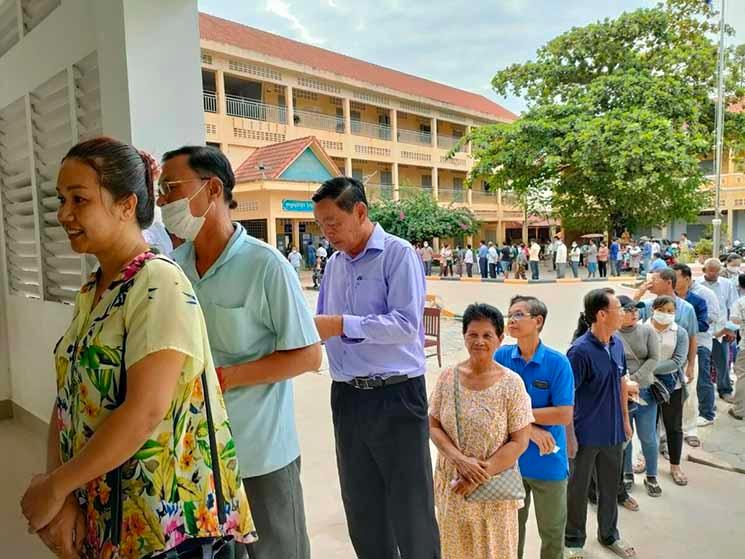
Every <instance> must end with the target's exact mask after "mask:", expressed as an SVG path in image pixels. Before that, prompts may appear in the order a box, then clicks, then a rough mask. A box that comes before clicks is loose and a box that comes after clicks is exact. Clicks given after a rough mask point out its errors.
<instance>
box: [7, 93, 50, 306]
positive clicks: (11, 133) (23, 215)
mask: <svg viewBox="0 0 745 559" xmlns="http://www.w3.org/2000/svg"><path fill="white" fill-rule="evenodd" d="M28 132H29V131H28V120H27V116H26V99H25V98H21V99H19V100H17V101H15V102H14V103H11V104H10V105H8V106H7V107H5V108H3V109H2V110H0V194H1V197H0V199H1V200H2V209H3V222H4V223H3V227H4V228H5V239H6V246H5V249H6V250H5V255H6V260H7V268H8V289H9V291H10V293H13V294H17V295H24V296H26V297H34V298H40V297H41V295H42V293H41V275H40V260H39V249H38V230H37V222H36V219H37V218H36V215H35V197H34V190H33V184H32V180H31V161H30V155H31V149H30V145H29V133H28Z"/></svg>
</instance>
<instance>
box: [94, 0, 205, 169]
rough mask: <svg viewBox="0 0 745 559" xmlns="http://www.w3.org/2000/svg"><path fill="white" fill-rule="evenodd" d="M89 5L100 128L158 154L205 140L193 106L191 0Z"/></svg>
mask: <svg viewBox="0 0 745 559" xmlns="http://www.w3.org/2000/svg"><path fill="white" fill-rule="evenodd" d="M91 5H92V9H93V12H94V14H95V18H96V36H97V38H98V62H99V65H100V68H101V70H100V71H99V74H100V79H101V111H102V113H103V131H104V133H105V134H106V135H109V136H113V137H115V138H118V139H120V140H124V141H128V142H131V143H132V144H134V145H135V146H137V147H138V148H140V149H144V150H146V151H149V152H151V153H153V154H156V156H159V155H161V154H162V153H163V152H165V151H166V150H169V149H173V147H174V146H176V145H184V144H203V143H204V113H203V112H202V111H194V107H200V106H201V103H202V101H201V97H202V85H201V82H202V74H201V63H200V60H201V57H200V47H199V18H198V12H197V3H196V1H195V0H168V1H165V2H155V3H153V2H150V1H148V0H126V1H125V0H103V1H100V2H92V3H91ZM164 75H168V79H167V80H164V79H163V76H164ZM154 84H157V89H158V91H157V95H154V94H153V87H154ZM154 123H157V126H154Z"/></svg>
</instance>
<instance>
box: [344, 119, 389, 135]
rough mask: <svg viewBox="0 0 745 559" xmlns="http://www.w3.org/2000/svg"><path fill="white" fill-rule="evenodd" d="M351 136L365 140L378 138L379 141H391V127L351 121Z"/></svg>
mask: <svg viewBox="0 0 745 559" xmlns="http://www.w3.org/2000/svg"><path fill="white" fill-rule="evenodd" d="M351 127H352V134H354V135H356V136H365V137H367V138H378V139H379V140H390V139H391V127H390V126H385V125H383V124H374V123H372V122H362V121H361V120H352V121H351Z"/></svg>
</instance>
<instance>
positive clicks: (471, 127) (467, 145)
mask: <svg viewBox="0 0 745 559" xmlns="http://www.w3.org/2000/svg"><path fill="white" fill-rule="evenodd" d="M471 130H473V126H466V134H470V133H471ZM465 149H466V153H468V154H470V153H471V142H468V143H467V144H466V147H465Z"/></svg>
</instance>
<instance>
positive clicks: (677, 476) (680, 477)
mask: <svg viewBox="0 0 745 559" xmlns="http://www.w3.org/2000/svg"><path fill="white" fill-rule="evenodd" d="M670 475H671V476H672V478H673V481H674V482H675V485H680V486H681V487H685V486H686V485H688V478H687V477H686V475H685V474H684V473H683V472H670Z"/></svg>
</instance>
